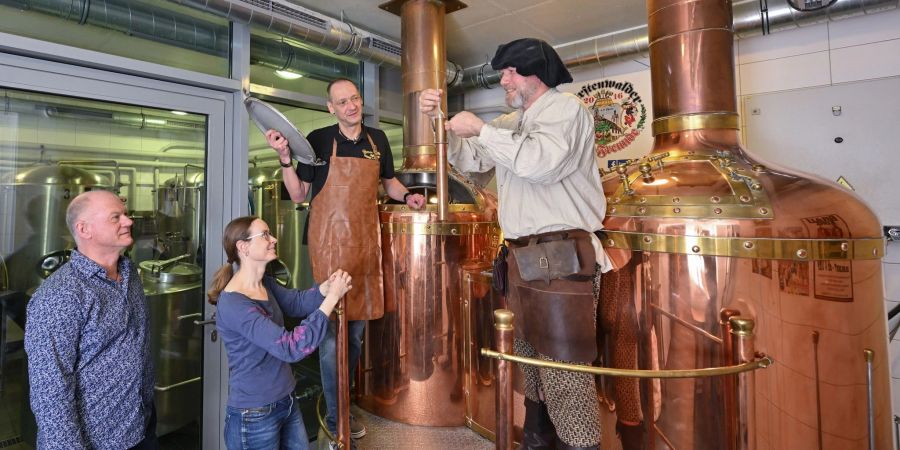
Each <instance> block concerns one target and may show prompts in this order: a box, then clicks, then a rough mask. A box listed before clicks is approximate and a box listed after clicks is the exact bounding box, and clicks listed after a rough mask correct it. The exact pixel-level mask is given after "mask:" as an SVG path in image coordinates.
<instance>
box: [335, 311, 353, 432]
mask: <svg viewBox="0 0 900 450" xmlns="http://www.w3.org/2000/svg"><path fill="white" fill-rule="evenodd" d="M346 301H347V298H346V297H342V298H341V299H340V300H339V301H338V307H337V309H335V313H336V314H337V323H336V325H337V329H336V330H335V331H336V333H335V334H337V337H336V338H335V346H336V350H337V351H336V352H335V354H336V357H337V364H336V366H337V411H336V413H337V414H336V417H335V419H337V430H336V431H337V440H338V443H339V444H340V445H341V448H342V449H344V450H350V371H349V364H348V361H347V315H346V314H344V311H345V310H346V309H345V308H344V306H345V303H346Z"/></svg>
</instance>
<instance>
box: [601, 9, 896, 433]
mask: <svg viewBox="0 0 900 450" xmlns="http://www.w3.org/2000/svg"><path fill="white" fill-rule="evenodd" d="M731 3H732V2H731V1H729V0H648V2H647V11H648V34H649V41H650V43H649V48H650V67H651V79H652V88H653V110H654V111H653V112H654V116H655V118H654V121H653V127H652V129H653V134H654V145H653V150H652V152H651V154H650V155H649V156H648V157H645V158H644V159H643V160H632V161H628V162H627V163H624V164H621V165H619V166H617V167H615V168H612V170H610V171H604V173H605V175H606V176H604V179H603V187H604V191H605V194H606V196H607V204H608V209H607V219H606V221H605V223H604V225H605V227H606V230H607V236H608V239H607V240H606V242H605V243H604V246H605V247H607V249H608V251H610V252H626V253H630V255H631V260H632V261H634V262H635V264H634V266H635V267H636V270H634V271H633V273H627V274H624V275H620V276H628V277H630V279H631V282H632V283H633V285H634V286H635V288H634V289H633V294H630V295H627V296H622V297H623V298H621V299H605V301H620V302H621V303H622V304H621V305H619V306H620V308H619V309H620V310H624V309H625V308H626V306H628V307H629V308H630V307H631V306H630V304H633V307H634V310H636V311H639V314H638V317H637V320H635V321H624V322H623V326H631V327H633V328H634V330H632V331H633V332H634V333H635V334H636V335H637V336H639V342H638V344H637V348H636V349H631V351H634V350H636V351H637V354H638V358H637V360H638V368H640V369H654V368H659V369H699V368H704V367H721V366H725V365H730V364H734V363H737V362H740V361H746V360H749V359H751V358H754V357H758V354H759V353H762V354H765V355H767V356H769V357H771V358H772V359H773V360H774V363H773V364H772V366H771V367H769V369H768V370H765V371H757V372H750V373H745V374H741V375H739V376H732V377H722V378H712V379H705V380H703V379H683V380H660V381H659V382H658V384H654V382H651V381H641V389H640V391H641V392H640V395H638V397H639V398H635V399H630V400H632V402H628V401H624V402H623V401H621V400H620V401H619V402H618V403H619V404H620V405H624V404H629V403H630V404H635V403H639V404H640V408H639V411H637V413H638V414H637V415H638V416H639V417H642V420H644V422H645V430H646V433H647V434H646V435H645V440H644V442H645V443H646V444H647V447H648V448H649V449H666V448H678V449H681V448H691V449H697V450H707V449H708V450H712V449H771V450H775V449H784V448H822V449H844V448H869V449H874V448H877V449H888V448H891V435H890V394H889V392H890V383H889V375H888V363H887V362H886V359H887V354H888V353H887V327H886V320H885V312H884V304H883V300H884V297H883V282H882V265H881V261H880V260H881V258H882V257H883V256H884V240H883V238H882V230H881V224H880V222H879V220H878V218H877V217H876V216H875V214H874V213H873V212H872V210H871V209H869V207H868V206H867V205H866V204H865V203H864V202H863V201H862V200H860V199H859V198H858V197H856V196H855V194H853V193H852V192H849V191H847V190H845V189H843V188H841V187H839V186H838V185H836V184H835V183H833V182H831V181H829V180H824V179H819V178H817V177H815V176H812V175H808V174H803V173H800V172H798V171H795V170H791V169H786V168H781V167H776V166H774V165H772V164H763V163H761V162H759V161H758V160H756V159H755V158H754V157H753V156H752V155H750V154H748V153H747V152H746V151H745V150H744V149H742V148H741V146H740V139H739V124H740V122H739V120H738V114H737V98H736V95H735V94H736V92H735V84H734V80H735V79H734V65H733V63H734V52H733V43H734V33H733V25H732V22H731V21H732V11H731ZM642 172H644V173H642ZM645 175H649V176H645ZM632 322H633V323H632ZM751 329H752V334H751V333H750V330H751ZM866 351H870V352H871V353H865V352H866ZM870 354H871V355H874V357H873V358H871V359H869V358H868V356H867V355H870ZM615 360H616V359H615V358H613V361H615ZM622 368H634V367H622ZM614 382H615V381H614ZM867 393H871V396H867ZM869 397H871V399H872V400H871V402H869V401H868V398H869ZM870 403H871V404H870ZM620 412H621V411H620V410H617V413H620Z"/></svg>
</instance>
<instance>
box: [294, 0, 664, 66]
mask: <svg viewBox="0 0 900 450" xmlns="http://www.w3.org/2000/svg"><path fill="white" fill-rule="evenodd" d="M289 1H290V2H291V3H294V4H297V5H300V6H303V7H305V8H308V9H311V10H313V11H318V12H320V13H322V14H325V15H327V16H331V17H338V18H339V17H341V13H342V12H343V14H344V19H345V21H347V22H349V23H352V24H353V25H355V26H358V27H360V28H362V29H365V30H367V31H370V32H372V33H374V34H376V35H379V36H383V37H386V38H389V39H392V40H394V41H396V42H400V17H398V16H396V15H394V14H391V13H389V12H387V11H384V10H382V9H380V8H379V7H378V5H380V4H382V3H384V2H386V1H387V0H327V1H322V0H289ZM462 1H463V3H466V4H467V5H468V7H467V8H465V9H462V10H459V11H456V12H454V13H451V14H448V15H447V19H446V20H447V23H446V30H447V58H448V59H449V60H450V61H453V62H455V63H457V64H460V65H462V66H463V67H471V66H475V65H479V64H482V63H484V62H487V61H489V60H490V58H491V57H492V56H493V55H494V51H495V50H496V49H497V46H498V45H500V44H503V43H506V42H509V41H511V40H514V39H518V38H523V37H536V38H540V39H543V40H545V41H547V42H549V43H550V45H553V46H558V45H561V44H566V43H569V42H573V41H578V40H581V39H586V38H589V37H593V36H597V35H601V34H606V33H610V32H613V31H617V30H621V29H625V28H631V27H635V26H638V25H643V24H646V23H647V9H646V8H647V7H646V1H645V0H462Z"/></svg>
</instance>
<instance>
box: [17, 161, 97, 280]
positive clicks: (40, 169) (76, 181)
mask: <svg viewBox="0 0 900 450" xmlns="http://www.w3.org/2000/svg"><path fill="white" fill-rule="evenodd" d="M2 189H3V192H2V195H3V202H2V204H3V205H6V206H5V207H6V208H7V211H6V213H8V214H9V216H8V217H9V218H10V220H9V221H3V225H0V226H3V227H4V228H6V227H11V228H9V229H6V230H4V232H3V234H2V235H3V236H5V238H6V239H9V241H8V243H9V244H14V245H15V247H14V248H8V249H4V253H5V255H4V258H5V259H6V264H7V269H8V271H9V289H11V290H14V291H20V292H25V293H27V294H28V295H31V294H32V293H33V292H34V290H35V289H37V287H38V286H39V285H40V284H41V283H42V282H43V280H44V279H46V278H47V277H48V276H50V274H51V273H53V272H54V271H55V270H56V269H57V268H59V266H61V265H62V264H63V263H64V262H66V261H67V260H68V255H69V252H70V251H71V250H72V249H73V248H75V242H74V241H73V240H72V236H71V234H70V233H69V230H68V228H67V227H66V208H68V206H69V202H71V201H72V199H73V198H75V197H76V196H77V195H78V194H81V193H82V192H86V191H90V190H92V189H106V190H110V189H112V183H111V182H110V180H109V179H107V178H106V177H104V176H102V175H97V174H95V173H92V172H90V171H88V170H85V169H82V168H78V167H73V166H68V165H57V164H41V165H36V166H31V167H25V168H23V169H22V170H20V171H19V172H18V173H16V174H14V175H13V176H12V177H11V178H9V179H6V180H3V181H2ZM10 247H11V246H10Z"/></svg>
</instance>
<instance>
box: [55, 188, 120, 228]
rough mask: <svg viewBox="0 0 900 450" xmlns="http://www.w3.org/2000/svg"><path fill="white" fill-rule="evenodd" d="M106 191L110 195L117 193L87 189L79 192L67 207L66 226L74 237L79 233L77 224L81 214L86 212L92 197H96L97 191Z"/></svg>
mask: <svg viewBox="0 0 900 450" xmlns="http://www.w3.org/2000/svg"><path fill="white" fill-rule="evenodd" d="M100 192H105V193H107V194H109V195H115V196H116V198H118V197H119V196H117V195H116V194H115V193H113V192H110V191H104V190H96V191H86V192H82V193H81V194H78V196H76V197H75V198H74V199H72V201H71V202H70V203H69V206H68V208H66V227H68V228H69V233H71V234H72V237H73V238H76V239H77V235H76V234H75V224H76V223H78V219H80V218H81V215H82V214H84V211H85V210H86V209H87V207H88V206H89V205H90V200H91V197H95V195H94V194H95V193H100Z"/></svg>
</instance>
